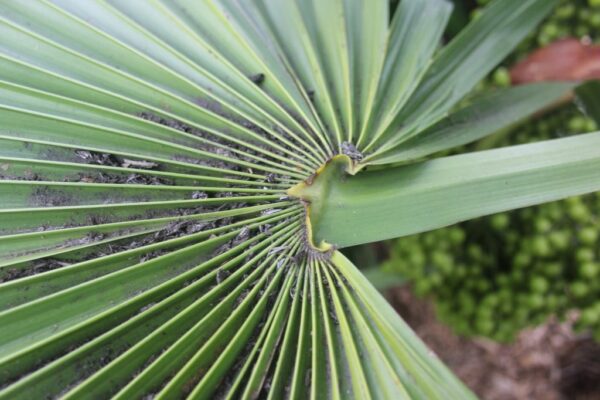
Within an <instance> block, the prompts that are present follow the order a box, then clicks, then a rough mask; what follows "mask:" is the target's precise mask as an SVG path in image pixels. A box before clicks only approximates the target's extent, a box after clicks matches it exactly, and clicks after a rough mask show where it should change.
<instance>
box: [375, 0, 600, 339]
mask: <svg viewBox="0 0 600 400" xmlns="http://www.w3.org/2000/svg"><path fill="white" fill-rule="evenodd" d="M478 2H479V3H481V5H483V4H484V3H487V1H485V0H480V1H478ZM596 14H597V15H599V17H600V0H582V1H578V0H577V1H573V0H568V1H567V0H565V1H562V2H561V3H560V4H559V5H558V7H557V8H556V9H555V11H554V13H553V14H552V16H551V17H549V18H548V20H547V21H546V23H545V24H544V25H542V27H540V29H539V30H538V31H537V32H535V34H534V35H533V36H532V37H531V38H529V39H528V40H527V41H525V43H524V44H523V45H522V46H521V48H519V50H517V52H516V53H515V54H513V55H512V56H511V57H513V58H520V57H522V55H523V54H526V53H529V52H530V51H531V50H532V49H535V48H537V47H539V45H540V44H545V42H547V41H548V40H549V41H552V40H555V39H556V38H559V37H561V36H582V35H589V34H594V36H595V37H600V35H598V32H599V30H598V27H599V26H600V25H595V22H593V19H594V18H596V17H592V16H594V15H596ZM475 17H476V16H475ZM570 24H573V25H570ZM549 27H550V28H549ZM584 28H585V30H584ZM594 29H595V31H594ZM555 30H556V31H557V32H554V31H555ZM507 62H508V61H507ZM509 84H510V79H509V77H508V72H507V70H506V69H505V68H502V67H501V68H499V69H498V70H496V71H495V72H494V73H493V74H492V76H491V78H490V79H489V80H488V81H487V83H486V84H485V87H483V88H482V89H483V90H485V89H489V88H490V87H492V86H506V85H509ZM597 129H598V127H597V126H596V124H595V123H594V121H593V120H591V119H590V118H587V117H586V116H584V115H582V114H581V113H580V111H579V110H578V109H577V107H576V106H575V105H573V104H570V105H567V106H564V107H562V108H561V109H559V110H553V111H552V112H551V113H549V114H547V115H545V116H543V117H541V118H537V119H533V120H530V121H528V122H526V123H525V124H522V125H521V126H518V127H517V128H515V129H514V130H512V131H510V132H505V133H503V134H501V136H499V138H497V139H496V140H495V141H494V146H505V145H511V144H520V143H530V142H533V141H537V140H547V139H551V138H556V137H562V136H567V135H571V134H578V133H584V132H589V131H595V130H597ZM384 268H385V269H387V270H390V271H395V272H398V273H400V274H402V275H403V276H404V277H406V278H407V279H409V280H410V281H412V283H413V286H414V289H415V291H416V293H417V294H418V295H421V296H431V297H432V298H433V299H434V303H435V307H436V311H437V313H438V315H439V317H440V319H441V320H442V321H444V322H446V323H447V324H449V325H450V326H451V327H452V328H453V329H454V330H455V331H456V332H457V333H460V334H462V335H466V336H486V337H489V338H492V339H494V340H497V341H503V342H505V341H511V340H512V339H514V337H515V335H516V334H517V333H518V332H519V331H521V330H522V329H524V328H526V327H528V326H532V325H536V324H539V323H542V322H543V321H545V320H546V319H547V318H548V317H549V316H550V315H557V316H558V317H564V316H565V314H566V313H567V312H568V311H570V310H577V311H578V312H579V315H580V317H579V320H578V322H577V327H579V328H581V329H590V330H591V331H592V332H594V335H595V337H596V338H597V339H598V340H599V341H600V195H597V194H594V195H588V196H584V197H575V198H571V199H567V200H564V201H560V202H555V203H550V204H545V205H542V206H538V207H530V208H526V209H522V210H517V211H513V212H510V213H501V214H496V215H493V216H490V217H485V218H480V219H477V220H473V221H469V222H465V223H462V224H459V225H456V226H452V227H449V228H445V229H441V230H437V231H432V232H428V233H424V234H420V235H415V236H410V237H405V238H401V239H398V240H395V241H393V242H392V244H391V246H390V259H389V260H388V261H387V262H386V263H385V264H384Z"/></svg>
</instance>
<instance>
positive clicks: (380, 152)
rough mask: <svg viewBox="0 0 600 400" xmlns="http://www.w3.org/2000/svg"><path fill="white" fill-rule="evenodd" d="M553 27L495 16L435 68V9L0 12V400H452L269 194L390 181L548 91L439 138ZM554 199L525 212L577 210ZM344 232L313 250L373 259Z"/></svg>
mask: <svg viewBox="0 0 600 400" xmlns="http://www.w3.org/2000/svg"><path fill="white" fill-rule="evenodd" d="M553 3H554V2H553V1H547V0H532V1H529V2H527V4H524V3H523V2H520V1H517V0H498V1H496V2H494V3H493V4H492V5H491V6H490V7H491V8H490V10H489V11H488V12H487V13H486V14H485V15H484V16H483V17H482V18H481V19H480V20H479V21H477V22H475V23H473V24H472V25H471V26H470V27H468V28H467V29H466V30H465V32H464V33H463V34H461V35H459V37H458V38H457V39H455V41H454V42H453V43H451V44H449V46H448V47H446V48H445V50H442V51H441V52H439V53H438V54H437V55H435V50H436V48H437V47H438V44H439V41H440V37H441V35H442V32H443V27H444V26H445V24H446V22H447V20H448V16H449V14H450V11H451V6H450V4H449V3H448V2H446V1H444V0H427V1H422V0H404V1H402V3H401V6H400V8H399V11H398V13H397V14H396V15H395V16H394V17H393V19H392V22H391V23H388V20H389V10H388V6H387V2H386V1H378V2H375V3H374V4H371V3H370V2H369V3H367V2H360V1H353V0H332V1H326V2H323V1H316V0H315V1H300V0H297V1H292V0H289V1H275V0H260V1H253V2H242V1H241V0H226V1H214V0H213V1H209V0H207V1H201V2H198V1H192V0H173V1H163V0H149V1H144V2H141V1H124V0H123V1H120V0H110V1H96V0H94V1H86V2H82V1H75V0H52V1H50V0H32V1H28V2H2V3H1V4H0V38H1V39H0V121H1V123H0V176H1V177H2V178H3V179H2V180H1V181H0V198H1V199H2V202H1V204H0V279H1V282H2V283H1V284H0V327H1V328H0V329H1V330H2V334H1V335H0V398H1V399H31V398H56V397H61V398H109V397H115V398H123V399H129V398H183V397H189V398H213V397H224V398H258V397H261V398H273V399H276V398H283V397H290V398H306V397H310V398H350V397H354V398H422V399H447V398H460V399H468V398H473V397H474V396H473V395H472V394H471V393H470V392H469V390H468V389H466V388H465V387H464V386H463V384H462V383H460V382H459V381H458V380H457V379H456V378H455V377H454V376H453V375H452V374H451V373H450V372H449V371H448V370H447V369H446V368H445V367H444V366H443V364H442V363H441V362H440V361H439V360H438V359H437V358H436V357H435V356H434V355H432V354H431V353H430V352H429V351H428V350H427V349H426V347H425V346H424V345H423V344H422V343H421V342H420V341H419V339H418V338H417V337H416V336H415V335H414V333H413V332H412V331H411V330H410V328H408V327H407V326H406V325H405V324H404V323H403V322H402V321H401V319H400V318H399V317H398V316H397V315H396V313H395V311H394V310H393V309H392V308H391V307H390V306H389V305H388V304H387V303H386V301H385V299H383V298H382V297H381V296H380V295H379V294H378V293H377V291H376V290H375V289H374V288H373V287H372V286H371V285H370V284H369V282H368V281H367V280H366V279H365V278H364V277H363V276H362V275H361V273H360V272H359V271H358V270H357V269H356V268H355V267H354V266H353V265H352V264H351V263H350V262H349V261H348V260H347V259H345V258H344V257H343V256H342V255H341V254H340V253H339V252H337V251H333V250H329V251H326V252H321V251H319V250H317V249H315V248H314V247H312V246H311V245H310V244H311V241H312V240H313V238H312V236H311V235H310V234H311V232H310V230H309V228H310V225H309V226H307V225H306V217H307V209H306V208H305V206H306V204H305V203H304V202H303V201H301V200H302V199H300V200H299V199H297V198H294V197H290V195H289V194H288V189H289V188H291V187H296V188H298V187H301V186H302V185H305V186H306V185H307V184H308V183H309V182H311V181H312V180H313V178H314V176H313V174H314V173H315V172H316V171H319V175H318V176H317V179H320V180H322V179H323V178H321V177H322V176H326V175H327V174H325V173H323V172H322V171H323V170H325V171H332V169H331V168H329V167H327V166H326V165H328V162H329V161H330V160H331V159H332V158H333V157H334V156H335V155H339V154H344V156H342V157H347V159H348V160H351V161H350V169H351V170H352V172H356V171H358V170H360V169H362V168H365V167H369V166H371V165H375V164H386V163H390V162H398V161H402V162H406V161H412V160H414V159H415V158H420V157H423V156H427V155H429V154H431V153H433V152H435V151H438V150H441V149H445V148H448V147H450V146H454V145H459V144H462V143H465V142H467V141H471V140H475V139H477V138H480V137H482V136H484V135H486V134H489V133H492V132H493V131H494V130H497V129H500V128H502V127H504V126H506V125H508V124H511V123H513V122H514V121H515V120H517V119H520V118H524V117H526V116H527V115H529V114H531V113H533V112H534V111H536V110H537V109H539V108H542V107H544V106H545V105H547V104H548V103H549V102H551V101H552V100H553V99H554V98H557V97H560V96H561V95H562V94H564V92H565V91H567V90H570V89H571V88H572V85H570V84H555V85H545V86H544V85H540V86H535V87H528V88H522V89H515V90H514V91H512V90H511V91H507V92H503V93H499V94H497V95H495V96H497V97H494V98H492V99H491V100H490V99H488V100H485V101H482V102H481V103H478V104H480V108H477V106H473V107H472V108H467V109H463V110H460V111H458V113H457V114H456V115H453V116H448V117H447V118H445V117H446V114H447V113H448V112H449V111H450V110H452V109H454V107H455V105H456V103H457V102H458V101H459V100H460V99H461V98H462V97H463V96H464V95H465V94H467V92H468V91H469V90H470V89H471V88H472V87H473V86H474V85H475V83H476V82H477V80H479V79H480V78H482V77H483V76H485V74H486V73H487V72H488V71H489V70H490V69H491V68H492V67H493V66H494V65H495V64H496V63H497V62H498V61H500V60H501V59H502V57H503V56H504V55H505V54H507V53H508V52H509V51H510V49H511V47H513V46H514V45H516V44H517V43H518V41H519V40H520V39H521V38H522V37H523V36H524V35H525V34H526V33H527V32H528V31H529V30H530V29H532V28H533V27H534V26H535V24H536V23H537V22H538V21H539V20H541V18H543V15H544V13H545V11H547V10H549V9H550V7H551V5H552V4H553ZM475 38H477V39H478V40H475ZM479 39H481V40H479ZM499 48H501V51H498V49H499ZM467 67H468V71H469V73H468V74H463V72H462V70H463V68H467ZM467 75H468V76H467ZM515 98H517V99H518V100H519V102H516V103H514V104H513V100H514V99H515ZM496 101H498V102H500V103H501V104H502V107H503V108H502V109H503V110H504V111H505V114H506V115H504V116H498V115H496V114H494V113H493V107H491V104H494V103H495V102H496ZM403 121H408V122H409V124H408V125H404V122H403ZM457 123H458V125H457ZM440 132H442V133H443V134H442V133H440ZM421 133H422V135H420V134H421ZM446 136H447V137H446ZM590 141H592V142H593V143H591V144H592V145H595V142H594V141H597V136H588V137H587V138H575V139H573V142H569V143H571V145H572V146H571V147H572V149H573V151H574V149H576V148H577V146H586V145H590V143H589V142H590ZM403 143H405V144H404V145H403ZM540 146H542V147H539V148H538V147H536V148H534V150H531V151H538V152H539V153H540V154H543V152H545V151H546V150H547V149H546V147H543V146H545V145H540ZM548 146H549V147H550V148H551V149H553V151H554V150H556V146H559V145H556V144H549V145H548ZM527 151H530V150H524V152H527ZM589 151H590V152H592V153H593V150H589ZM367 152H370V153H369V154H367ZM362 153H365V154H362ZM588 153H589V152H588ZM494 154H496V153H494ZM494 154H492V155H487V154H484V155H474V156H465V157H467V158H457V159H455V160H454V161H452V160H439V161H432V162H433V163H437V164H434V165H437V166H438V169H440V170H441V173H440V177H443V176H445V175H444V174H443V172H444V170H445V169H446V168H447V167H448V166H449V165H450V164H453V163H454V164H461V168H463V167H462V165H463V164H465V167H464V168H467V166H466V165H467V164H468V163H471V164H473V163H475V164H477V163H480V162H485V161H486V159H487V157H488V156H489V157H492V158H495V159H496V162H497V163H498V164H504V163H505V161H506V158H510V157H508V156H507V154H510V151H509V152H505V153H501V155H498V156H496V155H494ZM498 154H500V153H498ZM569 154H571V153H569ZM586 154H587V153H586ZM596 156H597V154H596V153H594V154H591V153H590V154H588V157H587V158H585V159H584V158H581V159H580V160H579V161H580V162H578V163H577V162H575V159H574V158H573V157H571V156H570V155H569V156H567V155H566V156H564V157H562V158H560V159H559V160H558V162H557V163H549V164H548V165H546V164H544V165H530V164H528V163H527V162H526V161H523V162H521V163H519V164H518V165H517V166H515V167H514V168H513V172H514V175H515V176H524V177H526V180H527V182H528V183H531V182H533V181H534V180H535V179H539V176H538V175H535V176H533V175H532V174H531V170H532V169H536V168H538V169H541V170H547V171H548V172H556V171H558V172H560V171H563V172H564V171H565V170H563V167H564V168H566V166H567V164H569V163H570V162H571V161H572V163H571V164H576V167H575V168H574V169H573V170H568V171H567V172H564V175H561V176H565V177H570V176H572V175H571V174H572V173H575V172H581V171H582V170H583V168H588V169H589V168H596V167H597V165H596V164H597V157H596ZM469 157H471V158H469ZM503 157H504V158H503ZM569 157H571V158H569ZM334 164H335V163H334ZM454 164H453V165H454ZM542 164H543V163H542ZM571 164H569V165H571ZM324 166H325V167H324ZM407 168H411V167H407ZM412 168H419V167H418V166H416V167H412ZM459 169H460V168H459ZM391 171H392V172H390V174H392V175H393V174H394V173H395V171H396V170H395V169H392V170H391ZM460 171H463V169H460ZM502 171H503V170H499V171H498V172H497V173H496V174H488V172H489V171H487V170H484V171H482V173H481V176H477V177H474V178H473V181H474V182H475V183H476V182H478V181H479V180H481V181H485V180H486V179H488V178H489V180H490V182H491V183H490V185H496V183H495V182H497V181H498V180H501V179H503V175H502ZM334 172H336V173H335V174H334V175H335V176H339V177H342V175H343V174H340V172H341V171H337V170H335V171H334ZM403 173H404V172H403ZM371 175H372V173H370V172H366V173H365V175H364V176H365V180H366V178H367V177H369V176H371ZM542 175H543V174H542ZM360 176H361V174H359V175H358V176H357V177H356V178H357V179H358V178H360ZM543 176H544V177H545V176H546V175H543ZM344 178H347V177H344ZM436 179H441V178H436ZM350 181H352V182H357V183H358V186H361V185H362V183H359V182H362V180H361V181H359V180H356V181H355V180H354V178H351V179H350ZM560 182H563V181H560ZM425 183H427V182H425ZM471 183H473V182H467V183H464V182H457V183H456V185H455V186H454V187H453V188H452V187H450V188H448V190H451V189H454V190H458V191H460V190H463V191H468V190H471V188H472V186H469V185H470V184H471ZM558 183H559V182H558V180H557V181H556V182H554V184H553V185H551V186H549V187H547V188H546V191H545V192H543V194H542V195H540V197H539V199H538V200H539V201H542V200H549V199H550V198H556V197H558V196H566V195H569V194H574V193H580V192H583V191H586V190H594V189H597V187H596V186H595V185H596V180H595V179H593V178H592V177H591V176H588V175H586V176H584V178H582V179H581V181H580V183H581V185H580V186H577V185H567V186H565V188H564V189H563V190H557V185H558ZM334 184H336V183H335V182H334ZM385 184H386V185H388V184H389V182H386V183H385ZM298 185H300V186H298ZM461 185H462V186H461ZM473 185H474V183H473ZM521 189H522V190H523V191H522V196H527V195H528V194H530V193H531V192H532V191H533V190H536V191H537V190H538V189H539V186H536V185H531V187H530V188H525V187H524V186H523V187H521V186H519V188H518V191H519V193H521ZM369 190H370V189H369ZM291 193H293V191H292V192H291ZM445 193H446V192H444V190H441V191H440V194H439V195H440V196H443V195H445ZM304 200H307V199H304ZM321 200H322V199H321ZM479 200H481V199H478V198H473V199H472V201H473V202H476V201H479ZM525 204H530V202H527V201H525V200H523V201H520V202H517V203H511V202H508V201H507V199H506V195H505V194H502V195H499V197H498V199H497V201H496V203H494V205H493V207H492V206H491V207H489V208H485V209H484V208H480V209H478V210H477V212H476V213H471V214H469V213H467V214H465V213H464V212H462V211H461V210H459V209H458V208H457V209H452V210H450V211H449V213H451V214H452V218H450V220H451V221H450V220H448V221H446V220H443V221H441V220H440V219H437V220H434V221H425V220H420V221H415V226H414V228H413V229H414V230H415V231H418V230H421V229H429V228H433V227H437V226H439V225H441V224H442V222H444V221H446V223H449V222H452V221H454V220H458V219H461V218H465V217H471V216H474V215H475V214H477V215H479V214H482V213H485V212H493V211H495V210H498V209H504V208H508V207H515V206H523V205H525ZM308 212H310V209H309V210H308ZM342 218H344V216H343V215H341V216H340V215H338V216H336V217H335V218H334V219H333V220H332V221H331V229H332V232H331V235H332V236H329V235H330V233H329V232H328V231H319V232H318V235H320V236H323V237H324V238H325V239H329V241H330V242H335V241H334V240H331V239H330V238H333V239H336V240H337V239H338V238H341V237H342V236H343V235H342V236H339V235H341V234H340V230H342V229H344V230H346V229H347V231H348V232H354V231H361V230H364V232H367V233H369V232H370V233H369V235H366V236H363V237H362V238H361V239H360V240H358V241H364V240H372V239H376V238H378V237H377V234H373V232H374V231H373V229H366V228H368V227H369V224H370V223H371V222H372V221H368V218H364V219H363V220H356V221H354V222H355V225H352V226H351V227H350V228H346V226H345V225H344V224H343V223H342ZM440 221H441V222H440ZM311 222H314V221H311ZM376 228H381V229H382V232H384V234H385V235H389V234H400V233H402V232H399V231H398V229H396V230H394V229H390V228H388V227H385V224H383V225H382V226H377V227H376ZM400 231H402V229H400ZM336 235H338V236H336ZM320 236H319V237H320ZM351 241H353V242H357V240H355V239H353V240H345V241H344V240H342V239H340V240H339V242H340V244H348V243H350V242H351Z"/></svg>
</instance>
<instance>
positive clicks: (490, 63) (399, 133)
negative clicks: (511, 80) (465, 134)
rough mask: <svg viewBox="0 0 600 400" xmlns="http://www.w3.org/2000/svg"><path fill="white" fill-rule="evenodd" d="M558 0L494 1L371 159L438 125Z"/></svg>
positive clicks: (439, 59)
mask: <svg viewBox="0 0 600 400" xmlns="http://www.w3.org/2000/svg"><path fill="white" fill-rule="evenodd" d="M557 3H558V0H529V1H522V0H497V1H494V2H492V3H491V4H490V5H489V6H488V7H487V8H486V9H485V10H484V11H483V13H482V15H481V16H480V17H479V18H477V19H476V20H474V21H472V22H471V23H470V24H469V25H468V26H467V27H466V28H465V29H464V30H463V31H462V32H461V33H460V34H458V35H457V36H456V37H455V38H454V39H453V40H452V42H451V43H450V44H448V46H446V47H444V48H443V49H442V50H441V51H440V52H439V54H438V55H437V56H436V57H435V59H434V61H433V63H432V64H431V66H430V67H429V69H428V71H427V73H426V75H425V76H424V77H423V80H422V81H421V83H420V84H419V87H418V88H417V89H416V90H415V92H414V94H413V95H412V96H411V98H410V99H409V100H408V102H407V103H406V106H405V107H404V108H403V109H402V110H401V111H400V112H399V113H397V114H395V115H394V122H393V123H392V124H391V125H390V126H389V128H388V129H387V132H386V133H385V135H384V136H383V138H385V139H384V140H382V141H381V145H380V146H378V148H377V150H376V151H375V152H374V153H373V154H372V155H370V156H369V157H368V159H374V158H376V155H377V154H379V153H380V152H382V151H385V150H388V149H390V148H391V147H394V146H396V145H398V144H399V143H400V142H402V141H404V140H406V139H407V138H409V137H411V136H414V135H416V134H417V133H418V132H420V131H421V130H423V129H425V128H427V127H428V126H430V125H431V124H433V123H435V122H437V121H438V120H439V119H440V118H442V117H444V115H445V114H446V113H447V112H448V111H450V110H451V109H452V107H453V106H454V105H455V104H456V103H457V102H458V101H459V100H460V99H461V98H463V97H464V96H465V95H466V94H467V93H468V92H470V91H471V90H472V89H473V88H474V87H475V85H476V84H477V83H478V82H479V81H480V80H481V79H483V78H484V77H485V76H486V75H487V74H488V73H489V72H490V71H491V70H492V69H493V68H494V67H495V66H496V65H497V64H498V63H499V62H500V61H502V59H504V57H506V56H507V55H508V54H509V53H510V52H511V50H512V49H513V48H514V47H515V46H516V45H517V44H518V43H519V42H520V41H521V40H522V39H523V38H524V37H525V36H526V35H527V33H529V32H530V31H531V29H533V28H534V27H535V26H536V25H537V24H538V23H539V22H540V21H541V20H542V19H543V18H544V16H545V15H547V14H548V13H549V12H550V10H551V9H552V8H553V6H554V5H556V4H557Z"/></svg>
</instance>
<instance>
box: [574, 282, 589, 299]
mask: <svg viewBox="0 0 600 400" xmlns="http://www.w3.org/2000/svg"><path fill="white" fill-rule="evenodd" d="M569 289H570V291H571V294H572V295H573V297H575V298H577V299H581V298H584V297H585V296H587V295H588V293H589V292H590V290H589V287H588V285H587V284H585V283H584V282H581V281H576V282H573V283H572V284H571V286H570V287H569Z"/></svg>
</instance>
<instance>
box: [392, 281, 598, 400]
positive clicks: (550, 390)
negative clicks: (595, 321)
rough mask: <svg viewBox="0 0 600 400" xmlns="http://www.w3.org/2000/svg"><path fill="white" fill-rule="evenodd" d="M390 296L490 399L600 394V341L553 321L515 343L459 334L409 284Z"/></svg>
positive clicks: (573, 398) (580, 399)
mask: <svg viewBox="0 0 600 400" xmlns="http://www.w3.org/2000/svg"><path fill="white" fill-rule="evenodd" d="M386 296H387V298H388V300H389V301H390V303H391V304H392V305H393V306H394V307H395V308H396V310H398V312H399V313H400V315H402V317H403V318H404V319H405V320H406V321H407V323H408V324H409V325H410V326H411V327H412V328H413V329H414V330H415V331H416V333H417V334H418V335H419V337H420V338H421V339H423V340H424V341H425V343H427V345H428V346H429V347H430V348H431V349H432V350H433V351H435V352H436V353H437V354H438V356H439V357H440V358H441V359H442V360H443V361H444V362H445V363H446V364H447V365H448V366H449V367H450V368H451V369H452V370H453V371H454V372H455V373H456V374H457V375H458V376H459V377H460V378H461V379H462V380H463V382H465V383H466V384H467V386H469V387H470V388H471V389H472V390H473V391H474V392H475V393H476V394H477V395H478V396H480V398H482V399H486V400H513V399H515V400H521V399H523V400H525V399H527V400H534V399H543V400H567V399H569V400H588V399H589V400H591V399H600V345H599V344H597V343H595V342H594V341H593V340H592V339H591V338H589V337H588V336H587V335H585V334H576V333H574V332H573V329H572V322H564V323H558V322H557V321H555V320H551V321H549V322H548V323H546V324H545V325H542V326H540V327H537V328H532V329H528V330H526V331H523V332H522V333H521V334H520V335H519V337H518V339H517V340H516V341H515V342H514V343H511V344H498V343H495V342H493V341H490V340H487V339H481V338H476V339H473V338H462V337H458V336H456V335H455V334H454V333H453V332H452V331H451V330H450V329H449V328H448V327H447V326H445V325H443V324H442V323H441V322H439V321H438V320H437V319H436V317H435V313H434V311H433V307H432V305H431V303H430V302H429V301H426V300H422V299H418V298H416V297H415V296H414V295H413V294H412V292H411V290H410V288H409V287H403V288H396V289H392V290H389V291H388V292H387V293H386Z"/></svg>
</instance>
